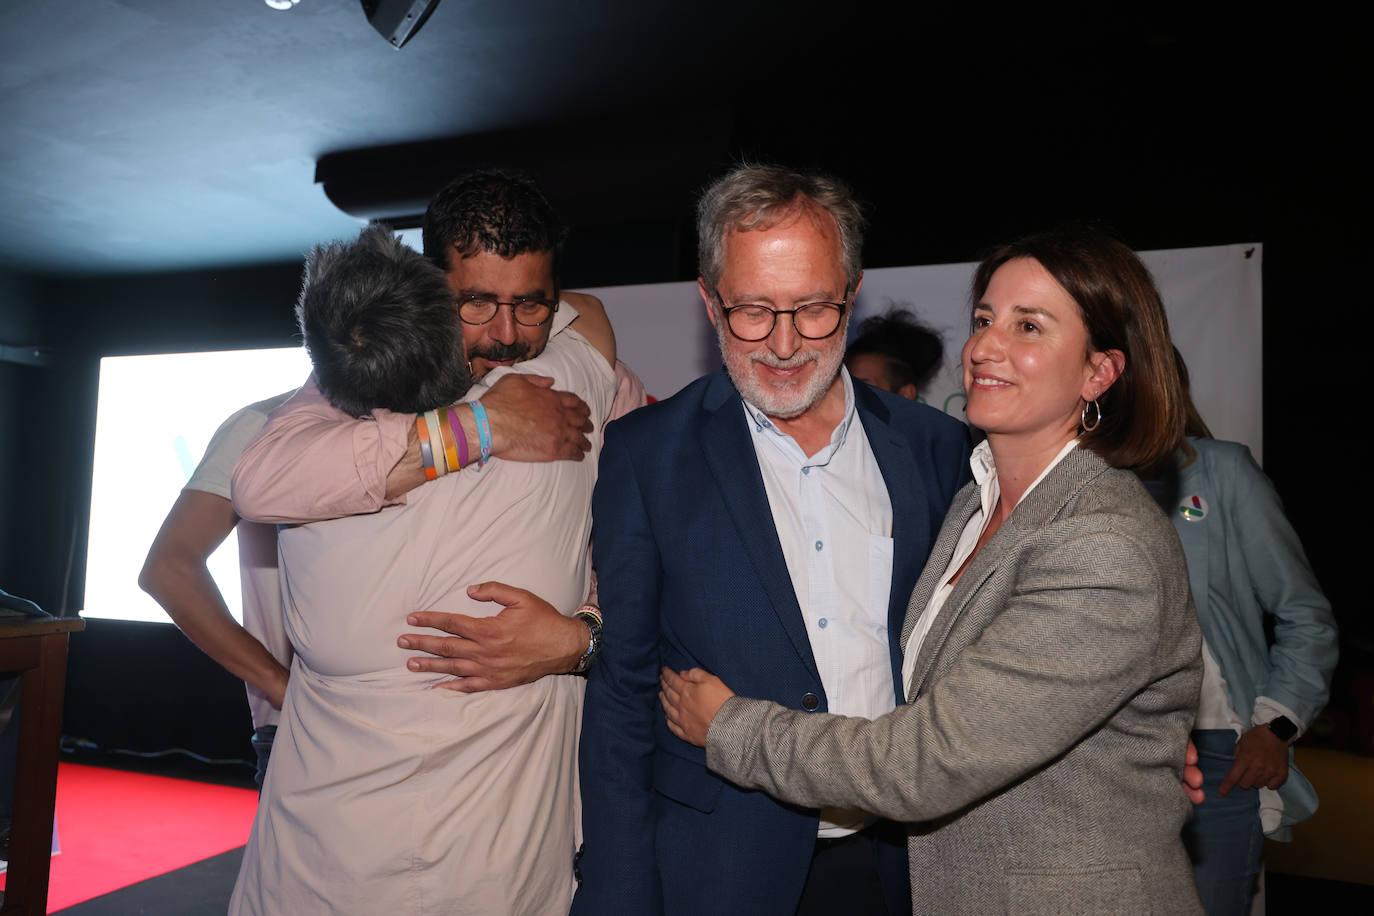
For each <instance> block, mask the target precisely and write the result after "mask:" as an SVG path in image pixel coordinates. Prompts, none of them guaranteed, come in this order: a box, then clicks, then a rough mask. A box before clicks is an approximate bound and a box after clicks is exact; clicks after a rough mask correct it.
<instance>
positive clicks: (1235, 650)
mask: <svg viewBox="0 0 1374 916" xmlns="http://www.w3.org/2000/svg"><path fill="white" fill-rule="evenodd" d="M1188 441H1189V442H1190V443H1191V444H1192V446H1193V448H1195V449H1196V450H1197V459H1196V460H1195V461H1193V462H1192V463H1191V464H1189V465H1187V466H1186V467H1180V469H1179V504H1178V506H1177V507H1176V508H1175V509H1174V512H1173V522H1174V527H1175V528H1176V529H1177V530H1178V536H1179V539H1180V540H1181V541H1182V542H1183V552H1184V554H1185V555H1186V556H1187V558H1188V578H1189V580H1190V583H1191V585H1192V590H1193V603H1194V604H1196V605H1197V612H1198V622H1199V623H1200V624H1201V625H1202V635H1203V637H1204V638H1205V639H1206V640H1207V647H1208V648H1209V649H1210V650H1211V652H1212V656H1213V657H1214V658H1215V659H1216V660H1217V664H1218V665H1220V666H1221V673H1222V675H1223V676H1224V677H1225V678H1226V688H1227V694H1228V697H1229V699H1230V701H1231V706H1232V707H1233V708H1234V709H1235V711H1236V714H1237V715H1238V716H1240V718H1241V720H1242V721H1243V722H1246V723H1247V724H1248V723H1249V721H1250V714H1251V711H1252V710H1253V709H1254V706H1255V698H1256V697H1259V696H1266V697H1269V698H1270V699H1273V700H1276V701H1278V702H1279V703H1282V704H1283V705H1284V706H1286V707H1288V708H1289V709H1291V710H1292V711H1293V712H1295V713H1297V715H1298V716H1299V717H1300V718H1301V719H1302V722H1303V724H1304V725H1306V724H1307V723H1310V722H1311V721H1312V719H1313V717H1315V716H1316V715H1317V713H1318V712H1320V711H1321V709H1322V707H1323V706H1325V705H1326V700H1327V696H1328V694H1329V692H1330V688H1331V674H1332V672H1333V671H1334V670H1335V668H1336V655H1337V646H1336V620H1335V617H1334V616H1333V615H1332V613H1331V604H1330V602H1328V601H1327V600H1326V596H1325V595H1323V594H1322V590H1321V587H1320V586H1319V585H1318V584H1317V579H1316V577H1315V576H1314V575H1313V574H1312V568H1311V566H1309V565H1308V563H1307V555H1306V554H1305V553H1303V549H1302V543H1301V542H1300V541H1299V540H1298V535H1297V533H1296V532H1295V531H1294V530H1293V526H1292V525H1290V524H1289V523H1288V518H1287V517H1286V516H1285V515H1284V512H1283V505H1282V504H1281V503H1280V502H1279V496H1278V493H1277V492H1276V491H1275V490H1274V485H1273V484H1272V483H1270V482H1269V478H1268V477H1266V476H1265V475H1264V472H1263V471H1261V470H1260V468H1259V466H1258V465H1257V464H1255V459H1254V458H1253V457H1251V455H1250V450H1249V449H1248V448H1246V447H1245V446H1244V445H1241V444H1239V443H1236V442H1224V441H1221V440H1219V439H1189V440H1188ZM1183 460H1184V457H1183V456H1182V455H1180V465H1182V462H1183ZM1266 612H1268V613H1270V614H1272V615H1273V616H1274V636H1275V642H1274V645H1273V646H1268V645H1266V641H1265V637H1264V614H1265V613H1266ZM1279 796H1280V797H1281V798H1282V799H1283V821H1282V825H1281V827H1280V829H1279V831H1278V832H1276V833H1275V834H1273V835H1272V836H1274V838H1276V839H1286V838H1287V833H1288V828H1289V827H1290V826H1291V825H1293V824H1296V823H1298V822H1299V821H1302V820H1305V819H1307V818H1308V817H1311V815H1312V813H1313V812H1314V811H1316V810H1317V793H1316V790H1315V789H1313V788H1312V784H1311V783H1310V782H1308V781H1307V779H1306V777H1304V776H1303V775H1302V773H1300V772H1299V771H1298V770H1297V768H1296V767H1294V766H1292V751H1289V775H1288V781H1287V782H1285V783H1284V784H1283V786H1282V788H1280V789H1279Z"/></svg>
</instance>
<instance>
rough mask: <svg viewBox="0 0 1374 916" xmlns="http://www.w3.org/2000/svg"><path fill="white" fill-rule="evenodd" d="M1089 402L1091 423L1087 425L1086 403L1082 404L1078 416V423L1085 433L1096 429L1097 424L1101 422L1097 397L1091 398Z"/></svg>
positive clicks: (1100, 407)
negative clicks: (1081, 409)
mask: <svg viewBox="0 0 1374 916" xmlns="http://www.w3.org/2000/svg"><path fill="white" fill-rule="evenodd" d="M1091 403H1092V409H1093V422H1092V425H1091V426H1089V425H1088V404H1084V405H1083V412H1082V413H1081V414H1080V415H1079V417H1078V424H1079V425H1080V426H1081V427H1083V432H1085V433H1090V432H1092V431H1093V430H1095V429H1097V426H1098V424H1099V423H1101V422H1102V405H1100V404H1098V403H1097V398H1093V399H1092V402H1091Z"/></svg>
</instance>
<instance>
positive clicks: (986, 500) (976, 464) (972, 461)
mask: <svg viewBox="0 0 1374 916" xmlns="http://www.w3.org/2000/svg"><path fill="white" fill-rule="evenodd" d="M1076 448H1078V440H1077V439H1070V440H1069V441H1068V442H1066V443H1065V444H1064V447H1063V448H1061V449H1060V450H1059V454H1057V455H1055V456H1054V458H1053V459H1051V461H1050V463H1049V464H1047V465H1045V469H1044V470H1043V471H1041V472H1040V476H1039V477H1037V478H1035V480H1033V481H1031V485H1030V486H1028V487H1026V492H1024V493H1022V494H1021V498H1020V499H1018V500H1017V501H1016V505H1017V506H1019V505H1021V503H1022V502H1024V501H1025V499H1026V497H1027V496H1029V495H1030V494H1031V491H1032V490H1034V489H1035V488H1036V487H1037V486H1039V485H1040V481H1042V480H1044V479H1045V478H1046V477H1047V476H1048V475H1049V473H1050V471H1052V470H1054V468H1055V466H1056V465H1057V464H1059V462H1061V461H1063V460H1064V458H1065V457H1066V456H1067V455H1068V454H1069V452H1071V451H1073V450H1074V449H1076ZM968 463H969V467H970V468H972V470H973V481H974V483H976V484H978V489H979V491H980V494H979V495H980V496H981V501H982V504H983V514H984V515H987V513H988V512H989V511H990V510H991V509H992V505H993V503H995V502H997V497H999V496H1001V495H1002V488H1001V487H1000V486H999V485H998V482H997V463H996V462H995V461H993V460H992V446H990V445H988V440H986V439H984V440H983V441H982V442H979V443H978V445H977V446H975V447H974V449H973V454H971V455H969V459H968ZM1012 508H1013V509H1015V508H1016V506H1012Z"/></svg>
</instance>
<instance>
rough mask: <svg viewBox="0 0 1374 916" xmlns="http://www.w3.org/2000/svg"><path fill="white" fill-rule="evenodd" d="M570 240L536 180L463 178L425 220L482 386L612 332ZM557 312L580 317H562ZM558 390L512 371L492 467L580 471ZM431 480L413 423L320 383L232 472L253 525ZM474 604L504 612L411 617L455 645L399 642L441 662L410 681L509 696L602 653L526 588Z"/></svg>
mask: <svg viewBox="0 0 1374 916" xmlns="http://www.w3.org/2000/svg"><path fill="white" fill-rule="evenodd" d="M565 235H566V229H565V227H564V226H563V224H562V223H561V222H560V221H559V220H558V218H557V216H556V215H555V214H554V213H553V211H552V208H550V207H549V204H548V202H547V201H546V200H545V199H544V197H543V195H542V194H541V193H540V192H539V190H538V189H537V188H536V187H535V186H534V185H533V183H532V182H530V181H529V180H528V179H527V178H524V177H523V176H520V175H516V174H512V173H508V172H501V171H479V172H474V173H471V174H469V175H465V176H463V177H461V178H459V179H457V180H456V181H454V182H453V183H451V184H450V185H449V186H448V187H446V188H445V189H444V190H443V191H441V192H440V193H439V194H438V195H437V196H436V197H435V198H434V201H433V202H432V203H431V204H430V206H429V209H428V210H427V211H426V213H425V227H424V248H425V255H426V257H428V258H429V259H430V260H431V261H433V262H435V263H436V264H438V265H439V266H440V267H442V268H443V269H444V271H445V273H446V275H447V278H448V283H449V286H450V288H451V289H452V290H453V291H454V293H455V294H456V296H457V298H458V302H459V306H460V317H461V318H462V325H461V327H462V336H463V345H464V347H465V349H466V353H467V356H468V359H469V362H470V365H471V370H472V375H473V377H474V379H478V380H480V379H482V378H484V377H485V376H486V375H487V374H488V373H489V372H491V371H492V370H494V369H498V368H502V367H509V366H511V365H513V364H515V363H518V362H522V361H524V360H527V359H530V358H532V357H534V356H537V355H538V354H539V353H540V352H542V351H543V349H544V348H545V346H546V345H547V343H548V341H549V339H550V336H551V335H552V334H555V333H557V332H558V331H559V329H560V328H561V327H563V326H565V325H566V324H567V321H568V320H570V318H573V317H577V316H578V315H579V314H580V316H581V319H580V320H579V321H578V322H577V328H578V330H582V329H583V326H584V325H586V324H588V323H589V322H591V321H593V320H595V321H598V322H604V310H603V309H602V306H601V303H600V302H599V301H598V300H597V299H595V298H594V297H592V296H584V295H579V294H575V293H563V294H562V295H561V296H560V293H559V290H558V286H557V266H558V258H559V254H560V251H561V248H562V243H563V239H564V236H565ZM545 300H547V301H549V302H552V303H555V310H554V312H553V316H552V318H551V319H550V320H548V321H546V322H544V323H542V324H528V323H524V322H523V321H522V316H521V314H520V311H519V310H520V309H521V308H522V307H527V306H528V305H529V304H531V303H537V302H540V301H545ZM560 301H561V302H563V303H565V304H566V305H567V306H570V308H565V309H563V310H561V311H560V310H558V309H557V305H556V304H557V303H558V302H560ZM574 310H575V311H574ZM615 368H616V382H617V390H616V397H615V402H614V404H613V405H612V408H611V414H610V416H611V418H615V417H617V416H620V415H621V414H623V413H626V412H628V411H629V410H630V409H633V408H634V407H637V406H640V405H641V404H643V403H644V400H645V396H644V389H643V386H642V385H641V384H639V381H638V379H636V378H635V377H634V376H633V374H632V373H630V372H629V370H628V369H626V368H625V367H624V366H623V364H620V363H617V364H616V367H615ZM551 384H552V380H551V379H547V378H542V377H539V376H531V375H514V374H512V375H509V376H507V377H504V378H501V379H500V380H499V381H497V382H495V383H494V384H492V385H491V388H490V390H489V391H488V392H487V393H486V394H484V395H483V397H482V404H483V405H485V410H486V415H487V417H488V419H489V424H490V436H491V440H490V453H491V455H492V456H493V457H498V458H501V459H504V460H507V461H524V462H531V461H533V462H540V461H554V460H574V461H580V460H582V458H583V455H584V453H585V452H586V451H587V449H588V448H589V442H588V439H587V436H586V434H587V432H588V431H590V429H591V425H590V423H589V421H588V412H587V407H586V405H585V404H583V403H582V401H581V400H580V399H578V398H577V397H576V396H575V395H573V394H570V393H567V392H559V391H555V390H553V389H552V388H551V387H549V386H550V385H551ZM470 417H471V414H468V413H466V412H464V413H463V423H464V429H465V431H466V432H467V433H468V436H469V440H470V444H471V446H472V448H473V449H474V453H475V450H476V449H478V448H479V447H480V443H479V442H478V438H477V430H476V424H475V422H474V423H469V418H470ZM463 473H477V472H476V471H475V470H466V471H464V472H463ZM424 482H425V475H424V468H423V465H422V461H421V448H420V441H419V436H418V433H417V426H416V424H415V418H414V416H413V415H410V414H396V413H390V412H388V411H385V410H381V411H374V412H373V414H372V416H371V417H370V418H366V419H362V420H355V419H352V418H350V417H348V416H347V415H346V414H344V413H343V412H341V411H339V410H337V409H336V408H334V407H332V406H331V405H330V404H329V403H328V402H327V401H326V400H325V399H324V397H323V396H321V394H320V393H319V390H318V388H317V387H316V385H315V384H314V380H313V379H312V380H311V381H308V382H307V383H306V385H305V386H304V387H302V388H301V390H300V391H299V392H297V394H296V395H295V396H294V397H293V398H292V399H291V400H290V401H288V402H287V403H286V404H285V405H283V407H282V408H281V409H279V410H278V411H276V412H275V413H274V414H273V416H272V419H271V420H270V421H269V422H268V424H267V426H266V427H265V428H264V429H263V431H262V432H261V433H260V434H259V436H258V437H257V439H255V440H254V441H253V442H252V443H250V445H249V446H248V448H247V449H246V450H245V451H244V454H243V457H242V458H241V459H240V461H239V463H238V465H237V467H236V468H235V472H234V481H233V498H234V505H235V508H236V510H237V511H238V513H239V514H240V515H241V516H243V517H244V518H250V519H255V520H258V521H264V522H272V523H300V522H309V521H315V520H320V519H327V518H338V517H343V516H347V515H356V514H361V513H368V512H375V511H377V510H378V509H381V508H382V507H384V506H391V505H398V504H403V503H404V502H405V493H406V492H407V491H409V490H411V489H413V488H414V487H416V486H418V485H420V484H421V483H424ZM473 597H474V598H477V599H478V600H483V601H499V602H500V603H502V604H503V605H506V609H505V611H503V612H502V613H501V614H498V615H496V616H494V617H485V618H475V617H469V616H464V615H456V614H444V613H433V612H431V613H416V614H413V615H411V617H410V619H409V623H410V624H411V625H412V626H414V627H420V628H431V629H438V630H441V631H443V632H446V633H448V634H451V635H449V636H438V635H432V633H431V634H429V635H422V634H413V633H412V634H406V635H405V636H402V637H401V638H400V641H399V645H400V646H401V647H402V648H408V649H415V650H419V651H422V652H428V653H432V656H435V657H430V656H425V657H419V658H414V659H412V660H411V661H410V662H409V666H410V668H411V670H412V671H417V672H430V673H443V674H449V675H455V676H457V677H460V678H461V680H456V681H452V682H449V684H450V686H451V689H454V690H459V691H465V692H466V691H476V690H486V689H496V688H505V687H510V686H514V685H517V684H523V683H528V682H530V681H533V680H536V679H537V678H539V677H542V676H545V675H549V674H557V673H561V672H564V671H567V670H569V669H570V668H572V667H575V666H576V665H578V664H579V663H580V662H582V660H583V659H584V658H586V657H587V656H588V654H589V653H590V652H591V650H592V634H591V633H590V632H589V628H588V625H587V624H585V623H583V622H582V621H581V620H579V619H576V618H571V617H565V616H564V615H563V614H561V613H559V610H558V609H555V608H553V607H552V606H550V605H549V604H548V603H547V602H544V601H542V600H541V599H540V598H538V597H536V596H534V595H532V594H530V593H528V592H526V591H522V590H519V589H513V588H509V587H506V586H503V585H501V584H499V583H487V584H482V585H480V586H478V588H477V589H476V590H475V591H474V592H473ZM563 610H568V609H563Z"/></svg>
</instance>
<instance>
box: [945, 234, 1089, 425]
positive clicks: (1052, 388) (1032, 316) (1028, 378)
mask: <svg viewBox="0 0 1374 916" xmlns="http://www.w3.org/2000/svg"><path fill="white" fill-rule="evenodd" d="M1104 358H1105V355H1104V354H1101V353H1095V352H1092V351H1091V350H1090V345H1089V339H1088V329H1087V327H1086V326H1085V325H1084V324H1083V317H1082V313H1081V312H1080V310H1079V308H1078V304H1077V303H1076V302H1074V300H1073V298H1072V297H1070V296H1069V294H1068V293H1067V292H1066V291H1065V290H1064V288H1063V287H1062V286H1060V285H1059V283H1058V281H1056V280H1055V279H1054V277H1053V276H1051V275H1050V273H1049V271H1047V270H1045V268H1044V267H1042V266H1041V265H1040V262H1039V261H1036V260H1034V259H1032V258H1016V259H1013V260H1011V261H1008V262H1007V263H1005V264H1003V265H1002V266H1001V267H999V268H997V271H996V272H995V273H994V274H993V275H992V279H991V280H990V281H989V282H988V287H987V290H986V291H985V292H984V293H983V296H982V298H981V299H980V300H979V301H978V302H977V303H976V304H975V305H974V307H973V328H972V332H971V333H970V335H969V339H968V342H967V343H965V344H964V349H963V366H964V391H965V393H966V394H967V395H968V421H969V423H971V424H973V425H974V426H976V427H978V428H979V429H981V430H983V431H984V432H986V433H987V434H988V435H989V437H993V436H1025V437H1032V438H1034V439H1035V440H1037V441H1038V440H1044V441H1045V442H1046V443H1048V442H1050V441H1051V440H1052V439H1057V440H1059V441H1061V442H1067V441H1068V440H1069V439H1070V438H1072V437H1073V435H1074V434H1075V433H1076V431H1077V429H1078V421H1079V416H1080V414H1081V411H1082V409H1083V405H1084V402H1085V401H1087V400H1092V399H1093V398H1095V397H1097V396H1098V395H1099V394H1101V390H1103V389H1105V387H1106V386H1105V385H1100V384H1098V382H1097V381H1095V380H1094V371H1095V367H1096V366H1097V365H1098V364H1099V363H1100V361H1101V360H1102V359H1104Z"/></svg>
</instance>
